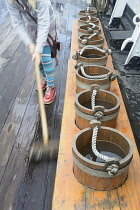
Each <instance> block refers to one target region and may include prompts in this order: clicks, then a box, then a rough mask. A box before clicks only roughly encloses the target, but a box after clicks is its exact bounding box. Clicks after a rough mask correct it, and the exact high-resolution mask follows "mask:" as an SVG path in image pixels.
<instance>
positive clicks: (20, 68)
mask: <svg viewBox="0 0 140 210" xmlns="http://www.w3.org/2000/svg"><path fill="white" fill-rule="evenodd" d="M22 49H24V51H21V52H19V51H18V52H17V53H16V54H15V56H14V58H13V60H12V61H11V62H10V63H9V65H8V67H7V68H5V72H4V73H3V74H2V75H1V77H0V81H1V83H0V100H1V103H0V110H2V112H0V132H1V130H2V128H3V126H4V123H5V121H6V119H7V117H8V115H9V112H10V110H11V107H12V105H13V103H14V101H15V98H16V96H17V94H18V91H19V88H20V86H21V85H22V82H23V79H24V77H25V73H26V71H27V66H28V63H29V61H30V56H29V53H28V52H27V49H25V47H24V46H23V45H21V46H20V48H19V50H22Z"/></svg>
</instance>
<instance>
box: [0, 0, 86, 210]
mask: <svg viewBox="0 0 140 210" xmlns="http://www.w3.org/2000/svg"><path fill="white" fill-rule="evenodd" d="M53 5H54V8H55V12H56V17H57V23H58V34H59V39H60V41H61V52H60V55H59V66H58V67H57V68H56V71H55V86H56V91H57V96H56V99H55V101H54V102H53V104H51V105H49V106H46V113H47V118H48V125H49V133H50V140H53V139H58V141H59V137H60V127H61V117H62V113H63V103H64V93H65V82H66V75H67V62H68V59H69V51H70V42H71V31H72V20H73V19H75V18H76V16H77V13H78V10H79V9H82V8H85V5H86V1H85V0H80V1H69V0H66V1H65V2H64V1H61V0H60V1H59V0H54V1H53ZM35 87H36V82H35V73H34V66H33V63H32V62H31V57H30V55H29V53H28V49H27V48H26V47H25V46H24V44H23V43H22V42H21V41H20V39H19V38H18V36H17V35H16V33H15V31H14V30H13V29H12V25H11V20H10V18H6V20H5V21H4V23H3V24H2V25H1V26H0V209H1V210H8V209H12V210H13V209H18V210H19V209H26V210H28V209H29V210H30V209H34V210H36V209H37V210H43V209H48V210H50V209H51V200H52V194H53V183H54V178H55V169H56V161H52V160H51V159H48V161H47V162H44V163H39V164H36V165H30V166H28V165H27V159H26V158H27V157H28V151H29V148H30V145H31V143H32V142H33V141H38V140H40V139H41V128H40V123H39V107H38V98H37V93H36V91H35Z"/></svg>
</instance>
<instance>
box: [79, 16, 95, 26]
mask: <svg viewBox="0 0 140 210" xmlns="http://www.w3.org/2000/svg"><path fill="white" fill-rule="evenodd" d="M88 23H93V24H95V25H97V26H98V24H99V18H97V17H89V16H84V17H80V18H79V19H78V26H83V25H86V24H88Z"/></svg>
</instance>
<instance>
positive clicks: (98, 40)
mask: <svg viewBox="0 0 140 210" xmlns="http://www.w3.org/2000/svg"><path fill="white" fill-rule="evenodd" d="M78 45H79V49H82V48H83V47H85V46H87V45H93V46H95V47H98V48H100V49H103V45H104V37H103V36H101V35H98V34H97V33H94V34H92V35H81V36H79V37H78Z"/></svg>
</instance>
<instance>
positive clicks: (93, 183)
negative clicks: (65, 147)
mask: <svg viewBox="0 0 140 210" xmlns="http://www.w3.org/2000/svg"><path fill="white" fill-rule="evenodd" d="M92 134H93V129H91V128H86V129H84V130H81V131H80V132H78V133H77V134H76V135H75V137H74V140H73V146H72V153H73V172H74V175H75V177H76V178H77V179H78V181H79V182H81V183H82V184H83V185H86V186H88V187H90V188H93V189H95V190H112V189H114V188H117V187H119V186H121V185H122V184H123V183H124V182H125V180H126V178H127V176H128V169H129V165H130V162H131V159H132V155H133V154H132V153H133V148H132V142H131V141H130V140H129V139H128V138H127V137H126V136H125V135H124V134H123V133H121V132H120V131H118V130H116V129H113V128H107V127H103V126H101V127H100V128H99V130H98V136H97V141H96V143H97V150H98V151H99V152H100V153H101V151H107V153H108V156H109V155H110V154H111V153H114V154H116V155H118V156H119V158H118V157H117V159H116V158H115V160H116V161H115V160H114V161H111V160H110V161H106V162H104V161H99V160H101V159H99V158H98V159H97V158H96V156H95V155H94V153H93V152H92V149H91V141H92ZM114 154H113V155H114ZM113 155H112V154H111V156H112V157H113ZM114 164H115V166H116V165H117V169H118V171H117V173H116V174H113V175H112V174H111V175H110V173H109V170H110V169H112V167H114Z"/></svg>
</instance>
